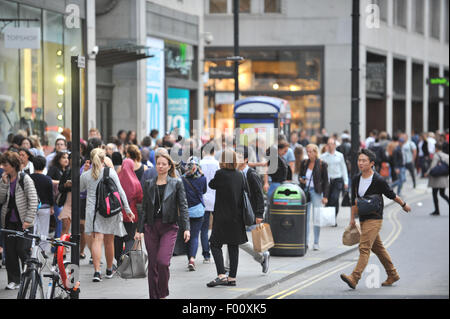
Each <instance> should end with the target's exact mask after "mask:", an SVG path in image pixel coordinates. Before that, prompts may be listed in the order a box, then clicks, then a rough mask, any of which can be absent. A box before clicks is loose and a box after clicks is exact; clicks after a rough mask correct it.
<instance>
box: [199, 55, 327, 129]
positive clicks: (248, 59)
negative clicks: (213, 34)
mask: <svg viewBox="0 0 450 319" xmlns="http://www.w3.org/2000/svg"><path fill="white" fill-rule="evenodd" d="M240 55H241V56H242V57H244V58H245V61H244V62H243V63H241V64H240V67H239V90H240V97H241V98H245V97H251V96H272V97H279V98H282V99H285V100H287V101H289V103H290V106H291V113H292V122H291V123H292V124H291V129H292V130H295V129H306V130H307V132H308V134H313V133H315V132H316V131H317V130H320V128H321V127H322V126H323V115H324V114H323V107H324V105H323V100H324V87H323V83H324V82H323V78H324V49H323V47H299V48H297V47H279V48H274V47H258V48H242V49H241V50H240ZM205 56H206V58H205V61H206V62H205V70H204V71H205V73H207V74H209V79H208V81H207V82H206V84H205V101H204V105H205V107H204V119H205V126H206V127H207V128H217V129H220V130H222V131H224V130H226V129H232V128H234V120H233V103H234V93H233V92H234V78H233V74H232V72H228V75H227V71H228V70H231V68H232V66H233V64H232V62H230V61H223V60H224V59H225V58H226V57H230V56H233V49H232V48H207V49H206V52H205ZM217 70H220V72H217Z"/></svg>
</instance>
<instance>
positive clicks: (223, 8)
mask: <svg viewBox="0 0 450 319" xmlns="http://www.w3.org/2000/svg"><path fill="white" fill-rule="evenodd" d="M227 2H228V1H227V0H209V13H227Z"/></svg>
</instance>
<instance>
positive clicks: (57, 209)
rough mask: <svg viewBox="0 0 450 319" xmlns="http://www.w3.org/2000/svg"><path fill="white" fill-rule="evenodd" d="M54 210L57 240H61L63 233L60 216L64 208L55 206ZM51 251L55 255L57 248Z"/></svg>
mask: <svg viewBox="0 0 450 319" xmlns="http://www.w3.org/2000/svg"><path fill="white" fill-rule="evenodd" d="M53 210H54V211H55V214H54V216H55V219H56V224H55V225H56V227H55V238H59V237H61V233H62V221H60V220H59V218H58V216H59V214H61V211H62V207H59V206H56V205H54V206H53ZM51 251H52V253H55V252H56V247H52V248H51Z"/></svg>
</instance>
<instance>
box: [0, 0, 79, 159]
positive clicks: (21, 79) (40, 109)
mask: <svg viewBox="0 0 450 319" xmlns="http://www.w3.org/2000/svg"><path fill="white" fill-rule="evenodd" d="M0 18H20V19H38V21H20V22H12V23H10V24H8V25H6V26H5V25H4V24H2V25H1V26H2V27H4V29H3V32H4V31H5V30H6V29H7V28H21V27H25V28H28V27H30V28H38V29H39V31H40V34H41V41H39V45H38V46H37V47H36V48H20V49H19V48H6V47H5V37H4V36H3V35H1V36H0V48H1V50H0V151H2V150H3V148H4V147H7V146H8V144H7V137H8V135H10V134H17V133H19V132H20V131H22V132H21V133H23V132H25V133H23V134H27V135H35V136H36V137H37V138H38V139H39V140H40V143H41V145H42V146H44V151H46V152H47V151H48V152H50V151H52V149H53V145H54V142H55V139H56V136H58V135H59V134H60V132H61V131H62V130H63V128H64V127H68V128H70V127H71V112H70V105H71V82H70V59H71V56H72V55H83V54H84V50H83V40H82V30H83V20H81V27H80V28H73V29H69V28H65V27H64V25H65V24H64V22H65V21H64V15H63V14H62V13H55V12H51V11H47V10H43V9H40V8H34V7H30V6H27V5H22V4H17V3H13V2H10V1H3V0H0ZM80 80H81V83H80V86H81V88H84V86H85V81H84V73H83V71H81V77H80ZM83 92H84V89H82V90H81V94H82V96H81V98H80V100H81V108H82V109H84V108H85V106H84V96H83V94H84V93H83ZM3 111H4V112H3ZM47 145H49V147H47Z"/></svg>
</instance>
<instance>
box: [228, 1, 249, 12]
mask: <svg viewBox="0 0 450 319" xmlns="http://www.w3.org/2000/svg"><path fill="white" fill-rule="evenodd" d="M231 1H232V2H233V6H232V8H233V12H234V1H233V0H231ZM250 3H251V0H239V13H250V8H251V5H250Z"/></svg>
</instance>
